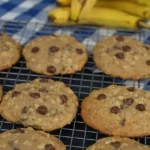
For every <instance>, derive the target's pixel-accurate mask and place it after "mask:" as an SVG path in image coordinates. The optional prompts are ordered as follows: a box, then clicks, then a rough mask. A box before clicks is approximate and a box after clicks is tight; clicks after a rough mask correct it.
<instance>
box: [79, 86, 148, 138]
mask: <svg viewBox="0 0 150 150" xmlns="http://www.w3.org/2000/svg"><path fill="white" fill-rule="evenodd" d="M81 116H82V118H83V120H84V121H85V123H86V124H87V125H89V126H90V127H92V128H94V129H96V130H98V131H100V132H102V133H105V134H107V135H115V136H124V137H141V136H146V135H150V126H149V120H150V92H149V91H144V90H141V89H138V88H134V87H126V86H117V85H110V86H108V87H106V88H103V89H100V90H94V91H93V92H91V93H90V95H89V96H88V97H86V98H85V99H84V101H83V102H82V105H81Z"/></svg>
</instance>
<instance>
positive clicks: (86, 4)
mask: <svg viewBox="0 0 150 150" xmlns="http://www.w3.org/2000/svg"><path fill="white" fill-rule="evenodd" d="M96 1H97V0H72V2H71V19H72V20H73V21H77V20H78V17H79V15H81V16H83V15H84V14H86V13H88V11H89V10H90V9H92V8H93V7H94V5H95V3H96Z"/></svg>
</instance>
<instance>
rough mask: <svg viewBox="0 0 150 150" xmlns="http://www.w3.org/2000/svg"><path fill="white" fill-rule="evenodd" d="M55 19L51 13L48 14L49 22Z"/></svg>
mask: <svg viewBox="0 0 150 150" xmlns="http://www.w3.org/2000/svg"><path fill="white" fill-rule="evenodd" d="M55 19H56V18H55V17H54V16H53V15H51V16H48V21H49V22H53V21H54V20H55Z"/></svg>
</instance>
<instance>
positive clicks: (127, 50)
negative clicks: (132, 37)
mask: <svg viewBox="0 0 150 150" xmlns="http://www.w3.org/2000/svg"><path fill="white" fill-rule="evenodd" d="M122 50H123V51H124V52H129V51H130V50H131V47H130V46H129V45H124V46H123V47H122Z"/></svg>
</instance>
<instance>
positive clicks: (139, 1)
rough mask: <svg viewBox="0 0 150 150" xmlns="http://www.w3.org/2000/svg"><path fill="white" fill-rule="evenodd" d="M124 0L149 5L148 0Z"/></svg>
mask: <svg viewBox="0 0 150 150" xmlns="http://www.w3.org/2000/svg"><path fill="white" fill-rule="evenodd" d="M108 1H113V0H108ZM120 1H122V0H120ZM126 1H129V2H133V3H137V4H140V5H146V6H149V7H150V0H126Z"/></svg>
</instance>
